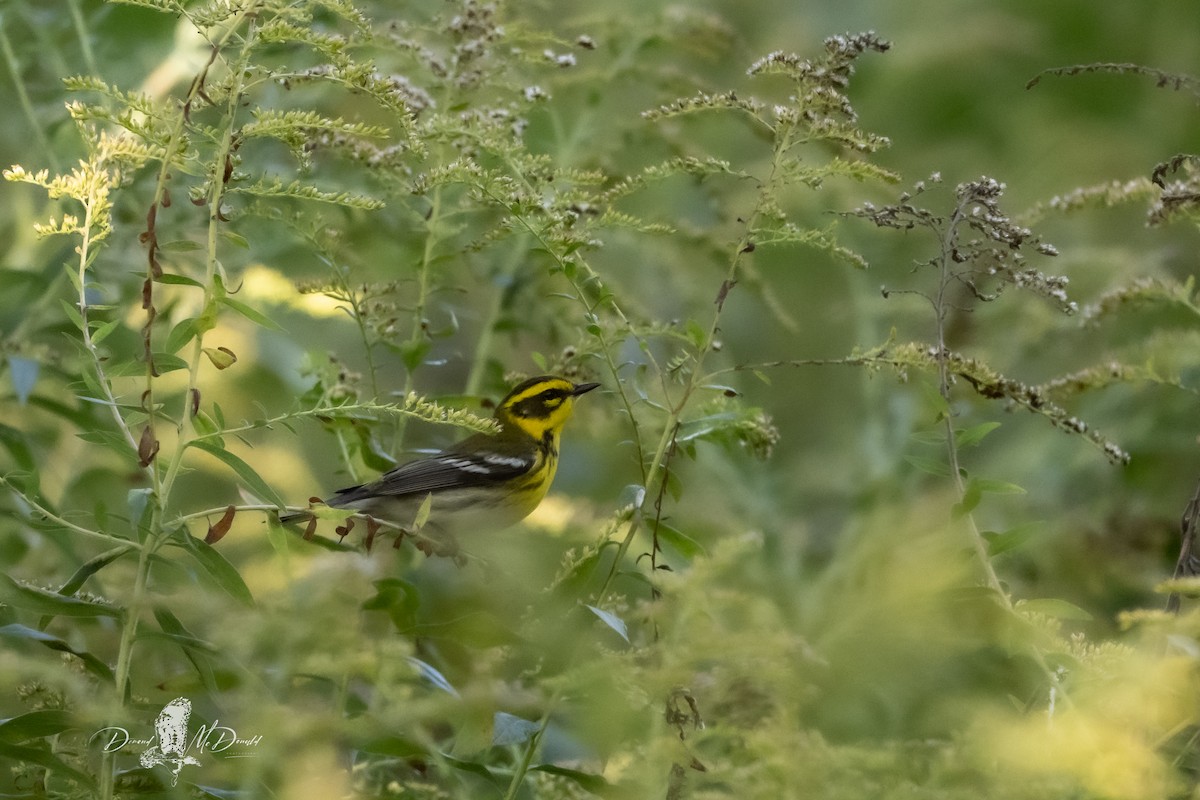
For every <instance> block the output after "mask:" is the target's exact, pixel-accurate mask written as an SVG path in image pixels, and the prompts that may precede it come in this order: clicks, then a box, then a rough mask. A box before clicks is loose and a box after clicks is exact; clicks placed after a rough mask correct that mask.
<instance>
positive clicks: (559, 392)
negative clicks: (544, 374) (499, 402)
mask: <svg viewBox="0 0 1200 800" xmlns="http://www.w3.org/2000/svg"><path fill="white" fill-rule="evenodd" d="M570 394H571V393H570V392H568V391H566V390H565V389H547V390H545V391H544V392H538V393H537V394H535V395H534V396H533V397H527V398H525V399H524V400H522V401H520V402H519V403H517V404H516V405H514V406H513V411H514V412H515V413H516V414H517V415H518V416H522V417H534V416H541V415H543V414H545V413H546V412H547V411H548V410H549V409H553V408H558V407H559V406H560V405H562V401H563V400H565V399H566V398H567V397H568V396H569V395H570Z"/></svg>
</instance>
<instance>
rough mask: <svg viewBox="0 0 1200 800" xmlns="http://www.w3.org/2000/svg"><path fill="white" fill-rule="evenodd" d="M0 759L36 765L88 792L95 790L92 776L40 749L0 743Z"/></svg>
mask: <svg viewBox="0 0 1200 800" xmlns="http://www.w3.org/2000/svg"><path fill="white" fill-rule="evenodd" d="M0 757H2V758H0V760H4V761H7V762H9V763H11V764H37V765H38V766H39V767H44V768H46V769H47V770H49V771H50V772H52V773H58V774H61V775H64V776H66V777H68V778H70V779H72V780H75V781H78V782H79V783H80V784H82V785H83V786H85V787H87V788H88V789H89V790H92V791H94V790H95V788H96V782H95V781H94V780H92V776H90V775H88V774H87V773H84V772H80V771H79V770H77V769H75V768H74V767H71V766H68V765H67V764H66V762H64V761H63V760H62V759H61V758H59V757H58V756H56V755H54V754H53V753H51V752H50V751H49V750H43V749H42V748H40V747H23V746H21V745H15V744H7V743H5V742H0Z"/></svg>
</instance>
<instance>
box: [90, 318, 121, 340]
mask: <svg viewBox="0 0 1200 800" xmlns="http://www.w3.org/2000/svg"><path fill="white" fill-rule="evenodd" d="M120 324H121V320H120V319H110V320H109V321H108V322H106V323H104V324H103V325H101V326H100V327H98V328H96V330H95V331H93V332H92V344H97V345H98V344H100V343H101V342H103V341H104V340H105V339H107V338H108V335H109V334H110V333H112V332H113V331H115V330H116V329H117V326H118V325H120Z"/></svg>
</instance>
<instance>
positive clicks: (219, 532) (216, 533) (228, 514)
mask: <svg viewBox="0 0 1200 800" xmlns="http://www.w3.org/2000/svg"><path fill="white" fill-rule="evenodd" d="M235 514H237V506H229V507H228V508H226V509H225V514H224V515H223V516H222V517H221V518H220V519H219V520H217V524H216V525H209V526H208V533H207V534H205V536H204V543H205V544H216V543H217V542H219V541H221V539H223V538H224V537H225V534H227V533H229V528H230V526H231V525H233V517H234V515H235Z"/></svg>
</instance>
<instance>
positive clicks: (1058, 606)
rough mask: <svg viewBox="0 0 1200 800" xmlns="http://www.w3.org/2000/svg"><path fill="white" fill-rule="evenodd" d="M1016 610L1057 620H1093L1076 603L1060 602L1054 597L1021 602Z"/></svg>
mask: <svg viewBox="0 0 1200 800" xmlns="http://www.w3.org/2000/svg"><path fill="white" fill-rule="evenodd" d="M1016 610H1017V611H1028V612H1032V613H1034V614H1044V615H1045V616H1047V617H1054V618H1056V619H1072V620H1080V621H1082V622H1086V621H1088V620H1090V619H1092V615H1091V614H1090V613H1088V612H1087V611H1085V610H1084V609H1082V608H1080V607H1079V606H1077V605H1075V604H1074V603H1068V602H1067V601H1066V600H1059V599H1057V598H1054V597H1047V598H1041V599H1037V600H1021V601H1019V602H1018V603H1017V605H1016Z"/></svg>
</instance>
